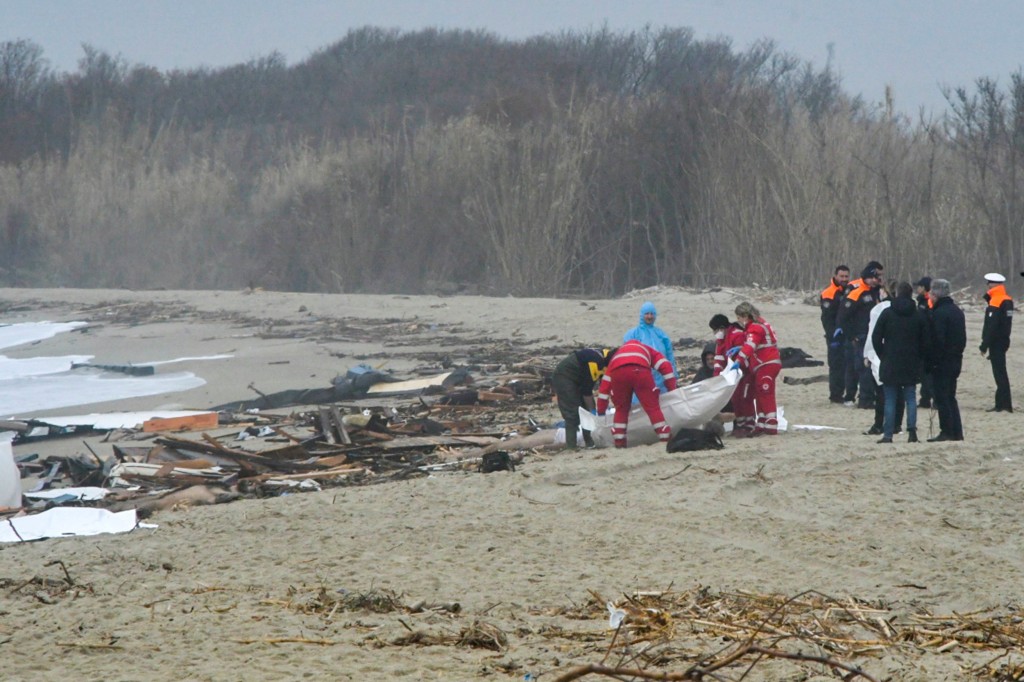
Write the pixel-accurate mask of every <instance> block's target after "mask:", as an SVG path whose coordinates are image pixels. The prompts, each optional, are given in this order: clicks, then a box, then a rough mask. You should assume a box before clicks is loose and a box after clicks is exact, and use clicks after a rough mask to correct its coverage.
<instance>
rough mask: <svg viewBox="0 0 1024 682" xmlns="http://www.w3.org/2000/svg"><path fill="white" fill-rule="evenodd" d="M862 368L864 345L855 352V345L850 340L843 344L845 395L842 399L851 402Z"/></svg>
mask: <svg viewBox="0 0 1024 682" xmlns="http://www.w3.org/2000/svg"><path fill="white" fill-rule="evenodd" d="M863 368H864V346H863V345H862V346H861V347H860V352H859V353H858V352H857V345H856V344H855V343H854V342H853V341H852V340H850V341H847V342H846V343H844V344H843V385H844V388H845V389H846V395H845V396H843V400H845V401H846V402H848V403H849V402H853V400H854V398H856V397H857V383H858V382H859V381H860V370H861V369H863Z"/></svg>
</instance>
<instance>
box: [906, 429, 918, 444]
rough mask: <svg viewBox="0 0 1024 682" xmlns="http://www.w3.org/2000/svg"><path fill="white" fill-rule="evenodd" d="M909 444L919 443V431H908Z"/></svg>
mask: <svg viewBox="0 0 1024 682" xmlns="http://www.w3.org/2000/svg"><path fill="white" fill-rule="evenodd" d="M907 442H908V443H917V442H918V440H917V429H907Z"/></svg>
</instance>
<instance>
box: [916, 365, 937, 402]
mask: <svg viewBox="0 0 1024 682" xmlns="http://www.w3.org/2000/svg"><path fill="white" fill-rule="evenodd" d="M933 393H934V392H933V391H932V375H931V373H930V372H924V373H923V374H921V399H920V400H918V401H917V404H918V405H920V406H922V407H928V406H930V405H931V404H932V395H933Z"/></svg>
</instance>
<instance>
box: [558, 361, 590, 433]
mask: <svg viewBox="0 0 1024 682" xmlns="http://www.w3.org/2000/svg"><path fill="white" fill-rule="evenodd" d="M551 383H552V384H553V385H554V387H555V396H556V397H557V398H558V411H559V412H561V413H562V419H564V420H565V445H566V447H569V448H577V447H579V443H578V442H577V439H576V433H577V431H578V429H579V428H580V412H579V409H580V408H581V407H582V408H584V409H586V403H585V402H583V396H584V393H583V391H582V390H581V389H580V386H579V384H577V383H576V380H575V379H574V378H573V377H572V376H571V375H570V374H568V373H562V372H559V371H558V370H557V369H556V370H555V374H554V376H552V377H551ZM583 441H584V442H585V443H586V444H587V445H588V446H590V445H593V444H594V440H593V439H592V438H591V436H590V431H584V432H583Z"/></svg>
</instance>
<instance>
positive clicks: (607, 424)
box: [580, 368, 743, 448]
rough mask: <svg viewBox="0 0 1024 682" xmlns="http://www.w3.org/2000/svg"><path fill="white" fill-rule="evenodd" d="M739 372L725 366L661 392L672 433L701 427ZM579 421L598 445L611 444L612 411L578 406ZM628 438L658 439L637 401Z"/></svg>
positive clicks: (632, 441) (717, 408)
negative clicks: (601, 412)
mask: <svg viewBox="0 0 1024 682" xmlns="http://www.w3.org/2000/svg"><path fill="white" fill-rule="evenodd" d="M742 374H743V373H742V371H741V370H740V369H739V368H733V369H727V370H726V371H724V372H722V373H721V374H720V375H718V376H717V377H712V378H710V379H705V380H704V381H699V382H697V383H696V384H691V385H689V386H683V387H681V388H677V389H676V390H674V391H669V392H668V393H662V394H661V411H662V412H664V413H665V421H667V422H668V424H669V426H671V427H672V431H673V433H674V432H675V430H676V429H680V428H691V429H696V428H700V427H701V426H703V425H704V424H706V423H707V422H708V421H710V419H711V418H712V417H714V416H715V415H716V414H718V413H719V412H720V411H721V409H722V408H723V407H725V405H726V403H728V402H729V398H731V397H732V394H733V391H735V390H736V384H737V383H739V380H740V377H741V376H742ZM580 423H581V425H582V427H583V428H584V429H587V430H588V431H590V432H592V434H593V437H594V443H596V444H597V446H598V447H602V448H607V447H611V446H612V433H611V425H612V415H611V413H609V414H606V415H604V416H602V417H597V416H594V415H592V414H590V413H589V412H587V411H586V410H584V409H582V408H580ZM627 440H628V442H629V444H630V445H648V444H650V443H657V442H658V434H657V433H655V432H654V427H653V426H651V420H650V419H648V418H647V413H646V412H644V409H643V408H642V407H640V406H639V405H634V406H633V409H631V410H630V412H629V422H628V432H627Z"/></svg>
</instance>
